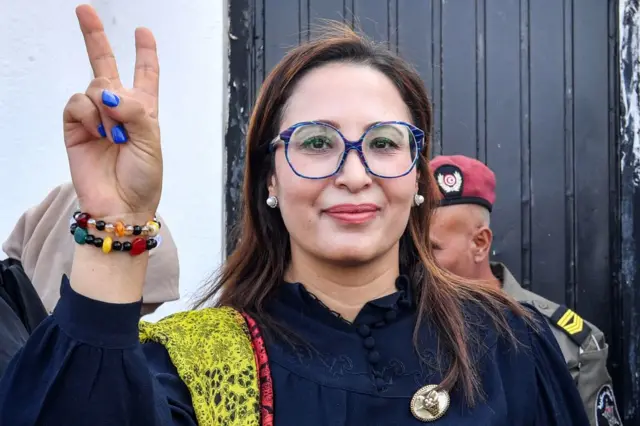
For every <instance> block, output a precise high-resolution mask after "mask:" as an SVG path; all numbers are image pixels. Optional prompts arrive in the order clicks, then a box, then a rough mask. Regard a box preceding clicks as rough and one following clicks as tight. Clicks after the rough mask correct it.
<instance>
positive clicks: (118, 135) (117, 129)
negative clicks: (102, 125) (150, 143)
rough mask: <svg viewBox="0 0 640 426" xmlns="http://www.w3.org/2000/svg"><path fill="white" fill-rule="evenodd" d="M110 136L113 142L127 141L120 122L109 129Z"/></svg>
mask: <svg viewBox="0 0 640 426" xmlns="http://www.w3.org/2000/svg"><path fill="white" fill-rule="evenodd" d="M111 137H112V138H113V141H114V142H115V143H125V142H126V141H127V133H126V132H125V131H124V127H122V126H121V125H120V124H118V125H117V126H114V127H113V129H111Z"/></svg>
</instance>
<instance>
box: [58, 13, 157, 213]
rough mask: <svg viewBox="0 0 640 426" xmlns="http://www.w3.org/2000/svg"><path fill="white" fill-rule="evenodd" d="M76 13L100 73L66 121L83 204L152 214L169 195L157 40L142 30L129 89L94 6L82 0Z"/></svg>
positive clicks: (72, 103)
mask: <svg viewBox="0 0 640 426" xmlns="http://www.w3.org/2000/svg"><path fill="white" fill-rule="evenodd" d="M76 15H77V17H78V21H79V23H80V28H81V30H82V34H83V36H84V40H85V45H86V47H87V54H88V56H89V62H90V63H91V67H92V68H93V74H94V77H95V78H94V80H93V81H92V82H91V83H90V84H89V87H88V88H87V91H86V92H85V93H77V94H75V95H73V96H72V97H71V99H69V102H68V103H67V106H66V107H65V110H64V118H63V121H64V140H65V145H66V148H67V154H68V156H69V166H70V169H71V176H72V179H73V184H74V186H75V189H76V192H77V194H78V199H79V201H80V205H81V207H82V209H83V210H84V211H86V212H88V213H90V214H91V215H92V216H94V217H107V216H117V215H129V214H134V215H138V214H141V215H145V214H149V215H153V214H154V213H155V210H156V208H157V207H158V203H159V202H160V194H161V192H162V151H161V148H160V128H159V126H158V79H159V64H158V55H157V51H156V42H155V39H154V37H153V34H152V33H151V31H149V30H148V29H145V28H138V29H137V30H136V33H135V42H136V64H135V73H134V84H133V88H131V89H126V88H124V87H123V86H122V82H121V81H120V76H119V75H118V67H117V65H116V60H115V57H114V55H113V51H112V50H111V46H110V45H109V40H108V39H107V36H106V34H105V32H104V27H103V25H102V22H101V21H100V18H99V17H98V15H97V14H96V12H95V10H94V9H93V8H92V7H91V6H88V5H82V6H79V7H78V8H77V9H76ZM149 218H151V217H149Z"/></svg>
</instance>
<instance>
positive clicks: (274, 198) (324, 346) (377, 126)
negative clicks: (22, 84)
mask: <svg viewBox="0 0 640 426" xmlns="http://www.w3.org/2000/svg"><path fill="white" fill-rule="evenodd" d="M77 14H78V17H79V21H80V25H81V28H82V30H83V33H84V35H85V42H86V45H87V51H88V54H89V58H90V61H91V63H92V66H93V70H94V73H95V76H96V79H95V80H94V81H93V82H92V83H91V84H90V86H89V88H88V89H87V92H86V93H85V94H78V95H74V96H73V97H72V98H71V101H70V102H69V104H68V105H67V108H66V110H65V114H64V120H65V140H66V146H67V151H68V154H69V162H70V167H71V171H72V177H73V181H74V185H75V186H76V190H77V193H78V196H79V199H80V203H81V207H82V210H83V211H84V212H89V213H90V214H91V216H92V217H93V218H101V220H105V221H126V222H127V223H144V222H146V221H148V220H149V219H150V218H152V217H153V214H154V212H155V210H156V208H157V206H158V202H159V199H160V192H161V186H162V159H161V150H160V136H159V130H158V123H157V90H158V63H157V58H156V51H155V42H154V40H153V37H152V35H151V33H150V32H149V31H148V30H145V29H139V30H137V32H136V47H137V60H136V71H135V81H134V88H133V89H132V90H125V89H123V88H122V86H121V84H120V82H119V79H118V73H117V68H116V65H115V61H114V59H113V54H112V53H111V50H110V49H109V47H108V46H109V45H108V42H107V40H106V37H105V34H104V32H103V29H102V25H101V24H100V21H99V19H98V17H97V16H96V15H95V12H94V11H93V10H92V9H91V8H90V7H87V6H82V7H80V8H78V10H77ZM430 114H431V113H430V108H429V100H428V98H427V95H426V93H425V89H424V87H423V85H422V83H421V81H420V79H419V77H418V75H417V74H416V73H415V72H414V71H413V70H411V69H410V68H409V67H408V66H407V65H406V64H405V63H404V62H403V61H401V60H399V59H398V58H396V57H395V56H393V55H392V54H391V53H389V52H388V51H387V50H385V49H382V48H380V47H375V46H373V45H371V44H369V43H368V42H367V41H365V40H363V39H361V38H359V37H358V36H357V35H355V34H354V33H352V32H349V31H346V30H344V31H342V33H341V34H339V35H336V36H331V37H328V38H326V39H323V40H319V41H315V42H312V43H310V44H307V45H305V46H302V47H299V48H297V49H294V50H293V51H292V52H291V53H290V54H289V55H288V56H287V57H286V58H285V59H283V60H282V61H281V63H280V64H279V65H278V66H276V68H275V69H274V70H273V72H272V73H271V74H270V75H269V77H268V78H267V79H266V81H265V83H264V85H263V88H262V91H261V94H260V96H259V98H258V100H257V102H256V106H255V108H254V111H253V114H252V119H251V122H250V125H249V131H248V134H247V164H246V168H245V187H244V200H245V206H244V210H243V218H242V230H241V231H242V234H241V236H240V239H239V245H238V247H237V249H236V250H235V252H234V253H233V254H232V255H231V256H230V258H229V259H228V261H227V263H226V264H225V266H224V267H223V268H222V271H221V273H220V275H219V276H218V277H217V280H216V281H215V283H214V284H213V287H212V289H211V291H210V292H209V294H207V297H205V299H204V302H205V303H206V302H209V303H214V304H216V305H217V306H220V307H219V308H216V309H204V310H199V311H194V312H190V313H184V314H178V315H175V316H173V317H170V318H169V319H167V320H165V321H162V322H161V323H159V324H157V325H149V324H146V325H145V324H143V325H142V326H141V338H142V341H143V342H144V343H143V344H140V343H139V342H138V335H137V320H138V315H137V313H138V311H139V300H140V297H141V288H142V283H143V281H144V273H145V268H146V262H147V257H146V254H143V255H138V256H127V255H126V254H124V253H109V254H107V255H104V254H103V253H101V252H100V250H97V249H96V248H95V247H90V246H88V245H87V244H79V245H78V246H77V249H76V254H75V258H74V263H73V265H74V267H73V271H72V273H71V277H70V283H71V284H70V285H69V283H68V282H67V280H66V279H64V283H63V285H64V288H63V295H62V298H61V300H60V303H59V304H58V306H57V307H56V311H55V312H54V314H53V315H52V317H51V318H50V319H47V320H46V321H45V322H44V323H43V325H41V326H40V328H39V329H38V330H37V331H36V332H35V333H34V335H33V336H32V337H31V338H30V340H29V342H28V343H27V345H26V346H25V348H24V349H23V351H22V352H21V353H20V354H19V355H18V356H17V357H16V358H15V359H14V361H13V363H12V365H11V366H10V368H9V370H8V372H7V375H6V376H5V378H4V379H3V381H2V383H1V385H0V423H2V424H16V425H36V424H38V425H40V424H43V425H44V424H46V425H57V424H60V425H62V424H64V425H77V424H92V425H93V424H109V425H116V424H117V425H125V424H131V425H136V426H151V425H180V426H185V425H191V426H193V425H199V426H209V425H243V426H246V425H259V424H262V425H270V424H275V425H278V426H282V425H296V426H299V425H311V426H315V425H367V426H371V425H385V426H389V425H418V424H422V423H423V422H427V421H434V420H435V421H437V422H438V424H442V425H545V426H553V425H562V426H570V425H585V424H587V421H586V417H585V413H584V412H583V408H582V406H581V402H580V398H579V396H578V394H577V391H576V389H575V386H574V385H573V383H572V381H571V378H570V376H569V374H568V372H567V371H566V368H565V367H564V364H563V360H562V357H561V355H560V353H559V350H558V348H557V346H555V344H554V343H553V336H552V335H551V334H550V331H549V329H548V328H547V326H546V325H545V324H544V321H540V322H539V325H534V323H537V319H538V315H537V314H536V313H534V312H528V311H525V310H524V309H523V308H521V307H520V306H519V305H517V304H515V303H514V302H512V301H510V300H508V299H506V298H505V297H502V296H501V295H500V294H499V292H495V291H491V290H489V289H488V288H487V289H485V288H484V287H480V288H481V289H480V290H477V289H476V288H477V287H476V285H475V283H470V282H465V281H462V280H461V279H459V278H455V279H454V277H452V276H449V275H446V274H445V273H444V272H442V271H441V270H440V269H438V268H437V267H435V266H434V261H433V258H432V255H431V253H430V252H429V250H428V249H427V247H426V241H427V230H428V213H429V212H430V210H431V207H432V200H433V199H434V198H433V194H432V192H431V188H432V183H431V180H432V178H431V176H430V174H429V173H428V171H427V169H426V164H427V162H426V158H425V153H427V152H429V137H428V133H427V132H428V130H429V129H430V120H431V115H430ZM119 123H121V124H119ZM101 125H102V126H103V127H104V128H105V129H106V130H107V131H106V134H107V135H108V137H107V138H104V137H103V136H101V132H99V131H98V130H97V129H98V128H99V126H101ZM100 129H101V130H102V127H101V128H100ZM421 129H422V130H421ZM125 130H126V132H125ZM102 134H103V135H104V134H105V133H102ZM354 141H357V142H354ZM112 142H116V143H115V144H114V143H112ZM123 142H124V143H123ZM84 219H86V217H85V218H84ZM80 225H86V223H85V224H80V223H79V225H78V226H79V227H80V228H82V226H80ZM77 229H78V227H76V228H75V229H74V232H76V231H77ZM82 229H84V228H82ZM203 231H205V232H206V227H204V228H203ZM77 232H79V233H80V234H81V236H82V235H84V232H85V231H77ZM105 238H106V237H105ZM82 241H83V240H82V239H80V242H82ZM136 244H138V243H136ZM132 245H133V244H132ZM484 306H489V308H486V307H484ZM260 331H262V334H261V333H260ZM262 336H264V338H263V337H262ZM254 354H255V359H254Z"/></svg>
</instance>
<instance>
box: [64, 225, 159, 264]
mask: <svg viewBox="0 0 640 426" xmlns="http://www.w3.org/2000/svg"><path fill="white" fill-rule="evenodd" d="M69 231H71V235H73V239H74V240H75V242H76V243H78V244H90V245H93V246H95V247H98V248H100V249H102V252H103V253H109V252H111V251H112V250H113V251H126V252H129V254H130V255H131V256H137V255H139V254H142V253H144V251H145V250H153V249H154V248H156V247H158V245H159V244H158V243H159V241H158V240H157V239H156V238H148V239H146V240H145V239H144V238H143V237H136V238H134V239H133V241H125V242H120V241H113V239H112V238H111V237H108V236H107V237H105V238H99V237H96V236H95V235H92V234H89V233H88V232H87V230H86V229H85V228H82V227H80V226H79V225H78V224H77V223H72V224H71V226H70V227H69Z"/></svg>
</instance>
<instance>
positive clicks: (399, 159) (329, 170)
mask: <svg viewBox="0 0 640 426" xmlns="http://www.w3.org/2000/svg"><path fill="white" fill-rule="evenodd" d="M280 142H282V143H284V149H285V156H286V158H287V161H288V162H289V166H290V167H291V170H293V172H294V173H295V174H296V175H298V176H300V177H302V178H306V179H325V178H328V177H331V176H333V175H335V174H336V173H338V171H339V170H340V169H341V168H342V165H343V164H344V162H345V160H346V158H347V154H349V151H351V150H352V149H353V150H355V151H356V152H357V153H358V156H359V157H360V161H362V164H363V165H364V167H365V169H366V170H367V172H368V173H370V174H372V175H374V176H377V177H381V178H388V179H390V178H398V177H401V176H405V175H407V174H409V173H410V172H411V170H413V168H414V167H415V165H416V163H417V162H418V158H419V155H420V151H421V150H422V145H423V143H424V132H423V131H422V130H420V129H418V128H417V127H415V126H413V125H411V124H409V123H405V122H402V121H383V122H380V123H376V124H374V125H372V126H371V127H369V128H368V129H367V131H366V132H364V134H363V135H362V136H361V137H360V139H359V140H357V141H349V140H348V139H347V138H345V137H344V135H343V134H342V133H341V132H340V130H338V129H336V128H335V127H333V126H331V125H330V124H327V123H324V122H320V121H305V122H302V123H298V124H294V125H293V126H291V127H289V128H288V129H286V130H285V131H283V132H282V133H280V134H279V135H278V136H277V137H276V138H275V139H274V140H273V141H271V143H270V146H269V148H270V150H271V152H273V151H274V150H275V149H276V148H277V147H278V145H279V144H280Z"/></svg>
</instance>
